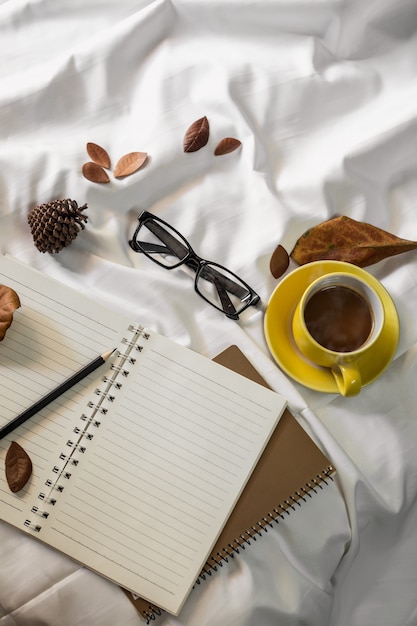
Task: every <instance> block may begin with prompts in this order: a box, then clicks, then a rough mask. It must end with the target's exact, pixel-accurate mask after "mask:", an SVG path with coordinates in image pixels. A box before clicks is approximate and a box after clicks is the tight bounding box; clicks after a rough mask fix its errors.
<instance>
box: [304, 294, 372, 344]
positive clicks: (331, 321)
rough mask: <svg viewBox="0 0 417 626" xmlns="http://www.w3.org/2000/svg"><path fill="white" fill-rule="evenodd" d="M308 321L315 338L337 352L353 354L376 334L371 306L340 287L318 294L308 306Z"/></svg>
mask: <svg viewBox="0 0 417 626" xmlns="http://www.w3.org/2000/svg"><path fill="white" fill-rule="evenodd" d="M304 319H305V323H306V326H307V328H308V331H309V333H310V335H311V336H312V337H314V339H315V340H316V341H317V342H318V343H319V344H320V345H322V346H324V347H325V348H328V349H329V350H334V351H335V352H352V351H353V350H357V349H358V348H360V346H362V345H363V344H364V343H365V341H366V340H367V339H368V337H369V335H370V333H371V330H372V324H373V322H372V314H371V311H370V309H369V305H368V303H367V302H366V300H365V298H363V297H362V296H361V295H360V294H358V293H357V292H356V291H354V290H353V289H349V288H348V287H342V286H339V285H335V286H330V287H325V288H324V289H321V290H320V291H317V292H316V293H315V294H314V295H313V296H312V297H311V298H310V300H309V301H308V302H307V305H306V307H305V310H304Z"/></svg>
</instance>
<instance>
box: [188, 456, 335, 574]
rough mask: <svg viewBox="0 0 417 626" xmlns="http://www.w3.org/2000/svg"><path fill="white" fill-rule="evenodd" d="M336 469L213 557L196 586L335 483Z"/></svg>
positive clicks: (330, 469)
mask: <svg viewBox="0 0 417 626" xmlns="http://www.w3.org/2000/svg"><path fill="white" fill-rule="evenodd" d="M333 472H334V467H333V466H331V465H329V466H328V467H326V468H325V469H324V470H322V472H321V473H320V474H317V476H315V477H313V478H311V479H310V480H309V482H307V483H305V484H304V485H302V487H300V488H299V489H298V490H297V491H296V492H295V493H294V494H292V495H290V496H289V497H288V498H286V499H285V500H284V501H283V502H280V503H279V504H278V505H277V506H276V507H275V508H274V509H272V511H269V512H268V513H267V514H266V515H265V516H264V517H262V518H261V519H260V520H258V521H257V522H256V524H255V525H254V526H252V527H251V528H247V529H246V530H245V532H244V533H243V534H241V535H240V537H236V538H235V539H234V540H233V543H229V545H227V546H224V547H223V548H222V550H221V551H220V552H218V553H217V554H216V555H212V556H211V557H210V558H209V559H208V561H206V563H205V565H204V566H203V568H202V571H201V573H200V575H199V577H198V579H197V580H196V584H197V585H199V584H201V581H202V580H205V579H206V577H207V576H211V575H212V573H213V571H217V568H218V567H223V564H224V563H227V562H228V561H229V559H230V558H233V557H234V555H235V554H239V552H240V550H245V549H246V546H248V545H251V542H252V541H256V540H257V539H258V537H262V535H263V534H264V533H267V532H268V529H269V528H273V527H274V526H275V525H277V524H279V523H280V521H282V520H285V519H286V518H287V517H289V516H290V515H291V511H296V510H297V507H302V502H307V498H312V497H313V496H312V495H311V492H314V493H317V492H318V491H319V490H320V489H324V487H323V485H327V484H328V481H329V480H330V481H333V477H332V474H333Z"/></svg>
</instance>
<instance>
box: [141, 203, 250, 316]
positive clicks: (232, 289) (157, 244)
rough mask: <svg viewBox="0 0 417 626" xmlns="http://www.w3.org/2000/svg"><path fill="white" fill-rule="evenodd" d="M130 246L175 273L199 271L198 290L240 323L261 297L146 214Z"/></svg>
mask: <svg viewBox="0 0 417 626" xmlns="http://www.w3.org/2000/svg"><path fill="white" fill-rule="evenodd" d="M138 222H139V223H138V226H137V228H136V230H135V233H134V235H133V238H132V239H131V240H130V241H129V245H130V247H131V248H132V250H134V251H135V252H143V254H145V255H146V256H147V257H148V258H149V259H151V260H152V261H154V262H155V263H157V264H158V265H160V266H161V267H165V269H168V270H173V269H175V268H176V267H179V266H181V265H185V266H186V267H187V268H189V269H191V270H192V271H194V272H195V281H194V289H195V291H196V292H197V293H198V294H199V295H200V296H201V297H202V298H204V300H206V302H208V303H209V304H211V305H212V306H214V307H215V308H216V309H218V310H219V311H222V312H223V313H224V314H225V315H226V316H227V317H228V318H230V319H233V320H237V319H239V315H240V314H241V313H242V312H243V311H245V309H247V308H248V307H250V306H252V305H256V304H257V303H258V302H259V301H260V298H259V296H258V294H257V293H255V291H254V290H253V289H252V288H251V287H249V285H248V284H247V283H245V282H244V281H243V280H242V279H241V278H239V277H238V276H236V274H234V273H233V272H230V271H229V270H228V269H226V268H225V267H223V266H222V265H219V264H218V263H213V262H212V261H206V260H205V259H202V258H201V257H199V256H198V255H197V254H196V253H195V252H194V250H193V249H192V247H191V246H190V244H189V243H188V241H187V240H186V239H185V238H184V237H183V236H182V235H181V234H180V233H179V232H178V231H177V230H176V229H175V228H173V227H172V226H170V225H169V224H167V222H164V220H161V219H160V218H159V217H156V216H155V215H152V213H149V212H148V211H143V212H142V213H141V214H140V215H139V217H138Z"/></svg>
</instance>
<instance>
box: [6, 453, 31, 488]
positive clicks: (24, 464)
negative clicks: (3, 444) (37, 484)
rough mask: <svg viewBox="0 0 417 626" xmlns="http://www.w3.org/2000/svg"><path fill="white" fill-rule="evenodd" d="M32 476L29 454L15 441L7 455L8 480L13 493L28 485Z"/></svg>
mask: <svg viewBox="0 0 417 626" xmlns="http://www.w3.org/2000/svg"><path fill="white" fill-rule="evenodd" d="M31 474H32V461H31V460H30V457H29V455H28V454H27V452H26V451H25V450H24V449H23V448H22V446H20V445H19V444H18V443H16V442H15V441H12V443H11V444H10V446H9V449H8V450H7V454H6V480H7V484H8V485H9V488H10V490H11V491H13V493H16V492H17V491H20V490H21V489H23V487H24V486H25V485H26V483H27V481H28V480H29V478H30V475H31Z"/></svg>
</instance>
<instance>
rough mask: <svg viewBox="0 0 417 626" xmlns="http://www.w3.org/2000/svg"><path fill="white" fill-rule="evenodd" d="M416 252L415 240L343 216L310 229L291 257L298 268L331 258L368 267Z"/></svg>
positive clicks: (297, 243) (300, 239)
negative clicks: (411, 251)
mask: <svg viewBox="0 0 417 626" xmlns="http://www.w3.org/2000/svg"><path fill="white" fill-rule="evenodd" d="M415 249H417V242H416V241H409V240H408V239H400V238H399V237H396V236H395V235H392V234H391V233H388V232H387V231H385V230H381V229H380V228H377V227H376V226H372V225H371V224H367V223H365V222H357V221H356V220H353V219H351V218H350V217H346V216H344V215H342V216H339V217H335V218H332V219H330V220H328V221H326V222H322V223H321V224H318V225H317V226H314V227H313V228H310V230H308V231H307V232H305V233H304V234H303V235H302V236H301V237H300V238H299V239H298V240H297V242H296V244H295V246H294V248H293V250H292V252H291V255H290V256H291V258H292V259H293V260H294V261H295V262H296V263H298V264H299V265H304V264H305V263H310V262H311V261H321V260H324V259H330V260H336V261H346V262H347V263H353V264H354V265H358V266H359V267H366V266H367V265H372V264H373V263H377V262H378V261H382V260H383V259H385V258H387V257H390V256H395V255H396V254H401V253H402V252H408V251H409V250H415Z"/></svg>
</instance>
